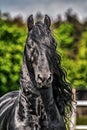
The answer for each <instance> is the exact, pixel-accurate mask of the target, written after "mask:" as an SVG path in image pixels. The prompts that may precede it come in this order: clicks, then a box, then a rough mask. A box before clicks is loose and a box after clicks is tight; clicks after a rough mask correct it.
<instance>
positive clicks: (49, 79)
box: [47, 74, 52, 83]
mask: <svg viewBox="0 0 87 130" xmlns="http://www.w3.org/2000/svg"><path fill="white" fill-rule="evenodd" d="M51 80H52V75H51V74H50V75H49V77H48V79H47V82H48V83H49V82H51Z"/></svg>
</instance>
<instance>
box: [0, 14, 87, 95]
mask: <svg viewBox="0 0 87 130" xmlns="http://www.w3.org/2000/svg"><path fill="white" fill-rule="evenodd" d="M70 17H71V18H70ZM66 18H67V20H65V21H55V22H54V23H53V27H54V28H53V36H54V37H55V39H56V41H57V43H58V46H57V51H58V52H59V53H60V55H61V57H62V65H63V67H64V68H65V70H66V72H67V77H68V79H69V81H70V82H71V84H72V86H73V87H75V88H87V83H86V82H87V79H86V78H87V77H86V75H87V61H86V59H87V58H86V57H87V54H86V53H87V21H85V22H84V23H83V24H82V23H80V22H79V20H78V19H77V18H76V16H73V15H71V14H69V12H68V13H67V16H66ZM22 22H23V21H21V19H19V18H15V20H13V21H12V20H10V19H9V18H7V19H3V18H0V95H2V94H4V93H6V92H8V91H12V90H15V89H18V88H19V87H20V83H19V82H20V69H21V65H22V57H23V50H24V45H25V42H26V37H27V28H26V24H23V23H22Z"/></svg>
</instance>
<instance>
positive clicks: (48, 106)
mask: <svg viewBox="0 0 87 130" xmlns="http://www.w3.org/2000/svg"><path fill="white" fill-rule="evenodd" d="M41 97H42V100H43V103H44V107H45V110H46V113H47V117H48V122H49V123H48V126H49V128H54V127H55V128H59V124H60V122H61V120H62V117H61V115H60V113H59V110H58V109H57V106H56V103H55V101H54V98H53V90H52V86H51V87H50V88H48V89H46V90H43V91H41ZM62 122H63V120H62ZM59 130H60V129H59Z"/></svg>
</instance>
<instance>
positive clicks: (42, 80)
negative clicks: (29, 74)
mask: <svg viewBox="0 0 87 130" xmlns="http://www.w3.org/2000/svg"><path fill="white" fill-rule="evenodd" d="M44 81H45V78H43V77H42V76H41V75H40V74H38V82H39V83H41V82H44Z"/></svg>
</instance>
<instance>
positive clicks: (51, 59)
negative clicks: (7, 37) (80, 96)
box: [0, 15, 72, 130]
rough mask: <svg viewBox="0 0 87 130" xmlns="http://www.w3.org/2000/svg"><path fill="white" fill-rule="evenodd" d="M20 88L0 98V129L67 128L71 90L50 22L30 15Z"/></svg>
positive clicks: (47, 129)
mask: <svg viewBox="0 0 87 130" xmlns="http://www.w3.org/2000/svg"><path fill="white" fill-rule="evenodd" d="M27 25H28V36H27V40H26V45H25V48H24V56H23V65H22V69H21V78H20V85H21V87H20V90H19V91H14V92H10V93H8V94H6V95H4V96H3V97H1V98H0V130H66V127H65V118H66V116H67V110H68V113H69V112H70V111H71V102H72V90H71V87H70V85H69V84H68V83H67V82H66V79H65V72H64V71H63V69H62V67H61V63H60V61H61V58H60V56H59V54H57V52H56V41H55V40H54V38H53V36H52V33H51V30H50V25H51V20H50V18H49V17H48V16H47V15H45V18H44V23H42V22H40V21H39V22H37V23H35V25H34V20H33V16H32V15H31V16H29V18H28V21H27Z"/></svg>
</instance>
